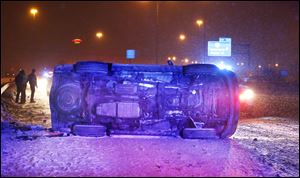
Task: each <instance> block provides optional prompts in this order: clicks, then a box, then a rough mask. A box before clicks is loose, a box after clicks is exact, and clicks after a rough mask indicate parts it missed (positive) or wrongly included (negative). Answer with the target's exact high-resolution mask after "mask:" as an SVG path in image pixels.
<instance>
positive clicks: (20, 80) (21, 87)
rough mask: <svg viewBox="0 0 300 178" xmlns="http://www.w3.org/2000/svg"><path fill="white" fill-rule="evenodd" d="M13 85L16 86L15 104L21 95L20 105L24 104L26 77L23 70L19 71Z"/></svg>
mask: <svg viewBox="0 0 300 178" xmlns="http://www.w3.org/2000/svg"><path fill="white" fill-rule="evenodd" d="M15 84H16V86H17V96H16V103H18V102H19V96H20V94H21V102H20V104H24V103H25V100H26V85H27V77H26V74H25V71H24V70H23V69H21V70H20V72H19V73H18V75H17V76H16V77H15Z"/></svg>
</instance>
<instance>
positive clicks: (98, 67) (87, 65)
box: [74, 61, 108, 74]
mask: <svg viewBox="0 0 300 178" xmlns="http://www.w3.org/2000/svg"><path fill="white" fill-rule="evenodd" d="M74 69H75V72H79V73H84V72H89V73H95V72H96V73H104V74H107V72H108V64H107V63H103V62H95V61H91V62H77V63H76V64H74Z"/></svg>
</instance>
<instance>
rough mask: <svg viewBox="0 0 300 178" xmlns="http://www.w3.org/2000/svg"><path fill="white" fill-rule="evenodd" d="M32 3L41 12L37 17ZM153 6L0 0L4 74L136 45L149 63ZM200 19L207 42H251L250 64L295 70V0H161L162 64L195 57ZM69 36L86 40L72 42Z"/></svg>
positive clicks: (106, 56) (105, 55)
mask: <svg viewBox="0 0 300 178" xmlns="http://www.w3.org/2000/svg"><path fill="white" fill-rule="evenodd" d="M31 7H36V8H38V10H39V13H38V14H37V16H36V17H35V18H33V16H31V15H30V14H29V10H30V8H31ZM155 7H156V3H155V2H151V1H143V2H134V1H133V2H100V1H99V2H79V1H76V2H3V1H1V75H3V74H4V73H5V72H8V71H10V70H12V71H17V70H18V68H20V67H22V68H25V70H26V71H27V73H29V70H31V68H36V69H38V70H40V69H41V68H43V67H48V68H52V67H53V66H54V65H56V64H60V63H73V62H75V61H79V60H101V61H106V62H117V63H125V62H126V61H125V51H126V49H135V50H137V59H135V61H133V62H134V63H147V64H151V63H153V64H154V63H155V30H156V28H155V27H156V26H155V24H156V8H155ZM198 18H201V19H203V20H204V24H205V37H206V41H207V40H208V41H217V40H218V39H219V37H231V38H232V43H233V44H250V55H251V63H252V64H254V65H256V64H262V65H267V64H275V63H279V65H280V67H281V68H284V69H288V70H289V72H290V74H292V75H295V76H296V75H297V76H298V74H299V2H297V1H290V2H284V1H282V2H280V1H274V2H272V1H268V2H214V1H211V2H210V1H204V2H176V1H170V2H162V1H161V2H159V25H158V44H159V45H158V55H159V63H160V64H165V63H166V58H167V57H168V56H170V55H172V56H173V55H174V56H177V57H178V58H184V57H188V58H189V59H194V60H196V59H199V56H200V55H201V50H200V47H201V40H202V38H203V29H201V28H199V27H198V26H197V25H196V24H195V21H196V19H198ZM97 31H101V32H102V33H103V35H104V36H103V38H102V39H97V38H96V36H95V34H96V32H97ZM180 33H184V34H185V35H186V40H185V41H184V42H180V41H179V40H178V36H179V34H180ZM74 38H80V39H82V40H83V41H82V43H81V44H79V45H74V44H73V43H72V42H71V41H72V39H74ZM298 80H299V79H298Z"/></svg>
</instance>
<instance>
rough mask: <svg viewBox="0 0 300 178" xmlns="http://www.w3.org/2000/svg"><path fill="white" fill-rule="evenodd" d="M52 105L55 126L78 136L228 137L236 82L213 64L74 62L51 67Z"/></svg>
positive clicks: (234, 110)
mask: <svg viewBox="0 0 300 178" xmlns="http://www.w3.org/2000/svg"><path fill="white" fill-rule="evenodd" d="M50 109H51V119H52V128H53V129H54V130H61V131H70V132H73V133H75V134H77V135H91V136H104V135H110V134H133V135H173V136H182V137H183V138H226V137H230V136H231V135H233V134H234V132H235V130H236V128H237V124H238V118H239V85H238V81H237V78H236V75H235V74H234V73H233V72H231V71H228V70H220V69H218V68H217V67H216V66H215V65H211V64H193V65H187V66H175V65H141V64H112V63H103V62H95V61H86V62H77V63H76V64H65V65H57V66H56V67H55V69H54V73H53V82H52V87H51V92H50ZM95 133H97V134H95Z"/></svg>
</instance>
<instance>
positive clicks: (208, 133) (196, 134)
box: [182, 128, 219, 139]
mask: <svg viewBox="0 0 300 178" xmlns="http://www.w3.org/2000/svg"><path fill="white" fill-rule="evenodd" d="M182 137H183V138H185V139H218V138H219V136H218V135H217V132H216V130H215V129H213V128H184V129H183V130H182Z"/></svg>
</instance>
